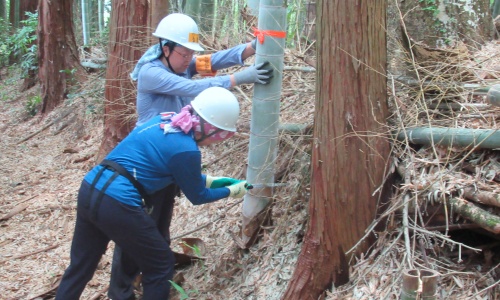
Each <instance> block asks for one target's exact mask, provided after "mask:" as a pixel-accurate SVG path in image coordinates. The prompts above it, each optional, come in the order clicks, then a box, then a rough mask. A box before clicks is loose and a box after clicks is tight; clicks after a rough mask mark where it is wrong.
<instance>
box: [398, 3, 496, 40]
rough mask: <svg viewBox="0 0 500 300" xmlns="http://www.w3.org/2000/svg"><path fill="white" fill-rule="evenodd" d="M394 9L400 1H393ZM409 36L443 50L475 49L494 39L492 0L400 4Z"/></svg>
mask: <svg viewBox="0 0 500 300" xmlns="http://www.w3.org/2000/svg"><path fill="white" fill-rule="evenodd" d="M389 2H390V5H394V3H396V1H389ZM397 3H399V4H398V5H399V10H400V11H401V15H402V16H404V23H405V27H406V31H407V32H406V33H405V34H408V35H409V37H410V38H412V39H413V40H414V41H418V42H423V43H424V44H426V45H427V46H429V47H434V48H439V47H442V46H447V45H454V44H455V43H456V42H457V41H462V42H464V43H465V44H467V45H470V46H471V47H473V48H474V49H477V48H478V44H479V45H482V44H484V42H485V41H488V40H491V38H492V37H493V19H492V18H491V10H490V1H489V0H468V1H445V0H435V1H397Z"/></svg>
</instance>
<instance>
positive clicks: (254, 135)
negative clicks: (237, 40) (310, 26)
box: [241, 0, 286, 246]
mask: <svg viewBox="0 0 500 300" xmlns="http://www.w3.org/2000/svg"><path fill="white" fill-rule="evenodd" d="M258 30H259V31H260V32H264V41H263V43H260V42H259V43H257V49H256V57H255V63H256V64H259V63H262V62H264V61H268V62H269V65H270V67H272V68H273V69H274V71H273V78H272V80H271V82H270V83H269V84H267V85H261V84H255V86H254V97H253V101H252V118H251V122H250V142H249V147H248V167H247V181H248V182H249V183H274V168H275V162H276V156H277V142H278V128H279V113H280V98H281V87H282V78H283V76H282V74H283V65H284V49H285V38H280V37H275V36H273V34H272V33H276V32H286V8H285V6H284V4H283V0H261V1H260V7H259V22H258ZM266 32H268V33H269V34H267V33H266ZM272 197H273V191H272V188H269V187H266V188H259V189H252V190H249V191H248V192H247V194H246V195H245V198H244V201H243V207H242V213H243V224H242V225H243V226H242V235H241V239H242V241H243V243H245V244H249V243H253V241H251V239H253V238H252V237H255V236H256V235H255V233H256V231H258V230H259V229H260V225H259V224H257V223H258V222H261V221H262V220H260V219H261V218H260V217H261V216H260V217H259V213H260V212H263V211H264V210H265V208H267V207H268V204H270V203H271V200H272ZM261 215H265V212H263V214H261ZM254 217H255V220H252V219H253V218H254ZM248 246H250V245H248Z"/></svg>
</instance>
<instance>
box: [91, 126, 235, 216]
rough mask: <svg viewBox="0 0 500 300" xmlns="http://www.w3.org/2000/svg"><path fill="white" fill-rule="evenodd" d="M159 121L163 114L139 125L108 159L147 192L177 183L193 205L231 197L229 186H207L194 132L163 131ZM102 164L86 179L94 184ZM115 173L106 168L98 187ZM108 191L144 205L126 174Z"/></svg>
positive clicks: (118, 178) (118, 196)
mask: <svg viewBox="0 0 500 300" xmlns="http://www.w3.org/2000/svg"><path fill="white" fill-rule="evenodd" d="M160 123H161V120H160V116H157V117H154V118H152V119H151V120H150V121H148V122H146V123H145V124H143V125H141V126H138V127H136V128H135V129H134V130H133V131H132V132H131V133H130V134H129V135H128V136H127V137H126V138H125V139H124V140H123V141H121V142H120V143H119V144H118V145H117V146H116V147H115V148H114V149H113V150H112V151H111V152H110V153H109V154H108V155H107V156H106V159H108V160H112V161H115V162H117V163H119V164H120V165H121V166H123V167H124V168H125V169H127V171H128V172H129V173H130V174H131V175H132V176H134V177H135V178H136V179H137V180H138V181H139V182H140V183H141V184H142V186H143V187H144V189H145V190H146V192H147V193H148V194H153V193H154V192H156V191H159V190H161V189H163V188H165V187H167V186H168V185H170V184H172V183H175V184H176V185H178V186H179V187H180V188H181V190H182V192H183V193H184V195H186V197H187V198H188V200H189V201H190V202H191V203H193V204H194V205H199V204H204V203H210V202H213V201H216V200H219V199H222V198H225V197H228V196H229V193H230V191H229V189H228V188H226V187H222V188H216V189H210V188H206V187H205V182H206V177H205V176H204V175H202V174H201V152H200V150H199V148H198V145H197V144H196V142H195V141H194V138H193V136H192V134H191V133H188V134H185V133H183V132H178V133H168V134H164V133H163V130H162V129H161V128H160V125H159V124H160ZM101 168H102V166H96V167H94V168H93V169H92V170H91V171H90V172H89V173H88V174H87V175H86V176H85V177H84V180H85V181H87V182H88V183H89V184H92V182H93V180H94V178H95V176H96V175H97V173H98V172H99V170H100V169H101ZM112 174H113V171H111V170H105V171H104V172H103V174H102V176H101V178H100V180H99V181H98V182H97V184H96V189H98V190H101V189H102V187H103V186H104V184H105V183H106V181H107V180H108V179H109V178H110V177H111V175H112ZM105 194H106V195H108V196H110V197H113V198H114V199H116V200H118V201H120V202H122V203H125V204H128V205H132V206H141V205H142V200H141V196H140V195H139V192H138V191H137V190H136V189H135V187H134V186H133V185H132V183H131V182H130V181H129V180H128V179H127V178H125V177H123V176H118V177H117V178H116V179H115V180H114V181H113V182H112V183H111V185H109V187H108V188H107V189H106V191H105Z"/></svg>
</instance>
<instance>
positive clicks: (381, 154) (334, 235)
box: [283, 0, 390, 300]
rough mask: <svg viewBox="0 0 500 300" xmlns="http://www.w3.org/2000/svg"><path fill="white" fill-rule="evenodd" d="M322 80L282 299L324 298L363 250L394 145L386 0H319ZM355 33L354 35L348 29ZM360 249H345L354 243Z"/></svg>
mask: <svg viewBox="0 0 500 300" xmlns="http://www.w3.org/2000/svg"><path fill="white" fill-rule="evenodd" d="M316 5H317V24H316V26H317V28H318V30H317V43H318V44H317V47H318V48H317V53H318V61H317V84H316V99H317V100H316V106H315V107H316V108H319V107H321V109H316V111H315V118H314V119H315V127H314V146H313V152H312V163H311V165H312V178H311V182H312V183H311V184H312V194H311V200H310V204H309V214H310V219H309V224H308V230H307V234H306V237H305V240H304V244H303V246H302V250H301V253H300V256H299V258H298V262H297V265H296V269H295V271H294V274H293V277H292V279H291V281H290V283H289V286H288V288H287V290H286V292H285V294H284V296H283V299H287V300H289V299H301V300H303V299H318V297H319V296H321V295H322V294H323V293H324V291H325V290H326V289H329V288H330V287H331V286H332V284H335V286H339V285H342V284H345V283H347V281H348V280H349V274H348V261H349V257H350V256H352V255H356V254H359V253H360V252H365V251H366V250H367V249H368V247H369V245H370V243H371V242H372V241H373V237H372V236H370V237H367V238H365V239H363V240H362V242H360V243H359V244H357V243H358V242H359V241H360V240H361V239H362V238H363V236H364V234H365V230H366V229H367V228H368V227H369V225H370V224H371V223H372V222H373V220H374V219H375V217H376V212H377V207H378V205H377V203H378V200H379V197H381V191H382V189H381V188H380V187H381V185H383V178H384V174H385V169H386V166H387V164H388V157H389V155H390V145H389V142H388V139H387V137H385V133H384V132H385V131H386V128H385V126H384V124H385V121H386V118H387V117H388V110H387V103H386V79H385V66H386V36H385V15H386V7H385V6H386V2H385V1H343V0H318V1H317V3H316ZM346 32H349V33H350V34H346ZM356 244H357V248H356V249H355V250H353V251H352V252H350V253H348V254H346V252H348V250H350V249H351V248H352V247H353V246H354V245H356Z"/></svg>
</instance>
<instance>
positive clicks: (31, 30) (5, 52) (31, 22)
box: [0, 12, 38, 77]
mask: <svg viewBox="0 0 500 300" xmlns="http://www.w3.org/2000/svg"><path fill="white" fill-rule="evenodd" d="M26 16H27V17H28V18H27V19H26V20H23V21H21V24H22V25H23V26H22V27H20V28H18V29H16V31H15V32H14V33H13V34H12V35H11V34H10V32H11V26H10V24H8V23H7V22H5V21H3V20H2V22H1V23H0V29H1V30H0V31H1V33H0V65H6V64H8V62H9V59H11V58H12V57H14V58H16V59H18V60H19V61H20V62H21V63H20V64H19V66H20V68H21V70H22V74H21V77H26V76H27V75H28V73H29V71H30V70H36V69H37V68H38V65H37V63H38V61H37V60H38V57H37V47H36V43H35V41H36V38H37V36H36V29H37V26H38V13H30V12H26Z"/></svg>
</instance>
